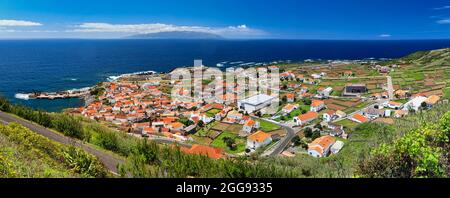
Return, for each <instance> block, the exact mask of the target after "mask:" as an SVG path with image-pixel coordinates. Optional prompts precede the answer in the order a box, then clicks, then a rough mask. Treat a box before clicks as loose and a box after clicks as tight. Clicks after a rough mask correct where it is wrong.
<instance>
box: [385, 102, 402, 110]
mask: <svg viewBox="0 0 450 198" xmlns="http://www.w3.org/2000/svg"><path fill="white" fill-rule="evenodd" d="M384 106H385V107H387V108H390V109H401V108H402V106H403V104H402V103H399V102H395V101H390V102H388V103H387V104H385V105H384Z"/></svg>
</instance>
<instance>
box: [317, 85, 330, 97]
mask: <svg viewBox="0 0 450 198" xmlns="http://www.w3.org/2000/svg"><path fill="white" fill-rule="evenodd" d="M331 92H333V88H331V87H327V88H323V89H319V90H318V91H317V94H318V95H319V96H320V97H325V98H328V97H330V94H331Z"/></svg>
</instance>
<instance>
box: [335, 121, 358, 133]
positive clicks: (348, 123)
mask: <svg viewBox="0 0 450 198" xmlns="http://www.w3.org/2000/svg"><path fill="white" fill-rule="evenodd" d="M336 124H338V125H342V126H344V127H346V128H348V129H351V130H353V129H354V128H356V127H357V126H358V125H359V124H358V123H356V122H353V121H351V120H349V119H345V120H341V121H339V122H336Z"/></svg>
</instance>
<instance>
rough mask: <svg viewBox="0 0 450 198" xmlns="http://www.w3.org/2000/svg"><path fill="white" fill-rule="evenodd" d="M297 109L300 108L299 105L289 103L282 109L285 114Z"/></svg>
mask: <svg viewBox="0 0 450 198" xmlns="http://www.w3.org/2000/svg"><path fill="white" fill-rule="evenodd" d="M296 109H298V105H293V104H287V105H286V106H285V107H283V109H282V111H283V113H284V114H290V113H291V112H292V111H294V110H296Z"/></svg>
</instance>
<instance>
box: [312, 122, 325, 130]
mask: <svg viewBox="0 0 450 198" xmlns="http://www.w3.org/2000/svg"><path fill="white" fill-rule="evenodd" d="M314 128H316V129H320V130H323V126H322V125H321V124H320V123H319V124H316V125H315V126H314Z"/></svg>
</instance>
